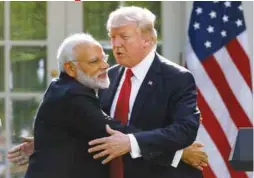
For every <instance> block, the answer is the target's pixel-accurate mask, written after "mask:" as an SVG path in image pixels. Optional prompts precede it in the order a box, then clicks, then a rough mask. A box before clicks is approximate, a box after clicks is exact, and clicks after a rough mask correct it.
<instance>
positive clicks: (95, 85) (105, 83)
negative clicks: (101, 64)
mask: <svg viewBox="0 0 254 178" xmlns="http://www.w3.org/2000/svg"><path fill="white" fill-rule="evenodd" d="M99 75H100V73H99V74H96V75H95V76H94V77H89V76H87V75H86V74H85V73H84V72H83V71H82V70H81V69H80V68H79V67H77V81H78V82H80V83H81V84H83V85H85V86H87V87H89V88H92V89H95V90H97V89H104V88H108V87H109V84H110V81H109V78H108V77H107V78H106V79H103V80H100V79H97V78H98V76H99Z"/></svg>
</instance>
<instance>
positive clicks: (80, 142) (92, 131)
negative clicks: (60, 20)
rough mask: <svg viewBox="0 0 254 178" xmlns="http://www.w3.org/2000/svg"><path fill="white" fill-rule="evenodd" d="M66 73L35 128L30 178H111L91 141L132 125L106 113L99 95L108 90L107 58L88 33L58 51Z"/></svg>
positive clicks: (67, 41) (47, 94) (50, 92)
mask: <svg viewBox="0 0 254 178" xmlns="http://www.w3.org/2000/svg"><path fill="white" fill-rule="evenodd" d="M57 58H58V60H59V67H60V70H61V74H60V76H59V78H58V79H56V80H54V81H52V82H51V84H50V86H49V87H48V89H47V91H46V92H45V95H44V97H43V101H42V103H41V104H40V106H39V109H38V112H37V115H36V119H35V125H34V152H33V154H32V155H31V157H30V160H29V167H28V170H27V172H26V176H25V177H26V178H84V177H93V178H108V166H107V165H103V164H102V163H101V161H99V160H94V159H93V157H92V155H91V154H88V152H87V151H86V150H87V149H88V141H89V140H91V139H94V138H97V137H102V136H107V135H108V134H107V133H106V125H107V124H109V125H110V126H111V127H112V128H114V129H117V130H120V131H122V132H125V131H127V130H126V126H125V125H122V124H121V123H120V122H119V121H116V120H112V119H111V118H110V117H109V116H107V115H106V114H105V113H104V112H103V111H102V110H101V108H100V103H99V99H98V97H97V96H96V92H97V90H98V89H99V88H107V87H108V85H109V79H108V75H107V69H108V67H109V65H108V63H107V56H106V55H105V53H104V52H103V49H102V47H101V45H100V44H99V43H98V42H97V41H95V40H94V39H93V38H92V37H91V36H90V35H88V34H75V35H72V36H70V37H68V38H66V39H65V40H64V42H63V43H62V45H61V46H60V48H59V51H58V57H57Z"/></svg>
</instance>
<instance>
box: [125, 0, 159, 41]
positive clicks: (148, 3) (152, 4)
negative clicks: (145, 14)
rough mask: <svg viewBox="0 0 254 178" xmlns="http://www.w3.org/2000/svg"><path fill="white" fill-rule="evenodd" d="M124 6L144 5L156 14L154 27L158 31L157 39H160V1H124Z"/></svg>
mask: <svg viewBox="0 0 254 178" xmlns="http://www.w3.org/2000/svg"><path fill="white" fill-rule="evenodd" d="M124 5H125V6H139V7H145V8H147V9H148V10H150V11H152V12H153V13H154V14H155V16H156V21H155V22H156V23H155V29H156V30H157V33H158V39H161V2H160V1H125V2H124Z"/></svg>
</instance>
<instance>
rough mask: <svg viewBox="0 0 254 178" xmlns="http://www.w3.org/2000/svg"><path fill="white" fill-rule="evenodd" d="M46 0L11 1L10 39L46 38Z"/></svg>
mask: <svg viewBox="0 0 254 178" xmlns="http://www.w3.org/2000/svg"><path fill="white" fill-rule="evenodd" d="M46 8H47V4H46V2H36V1H33V2H32V1H31V2H11V39H12V40H45V39H46V38H47V25H46V24H47V18H46V17H47V16H46V14H47V10H46Z"/></svg>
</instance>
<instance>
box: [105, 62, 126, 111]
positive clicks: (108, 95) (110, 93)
mask: <svg viewBox="0 0 254 178" xmlns="http://www.w3.org/2000/svg"><path fill="white" fill-rule="evenodd" d="M123 72H124V67H122V66H120V67H119V68H118V69H117V70H116V72H114V73H113V75H112V76H111V77H110V85H109V88H108V89H107V90H106V91H105V93H104V100H103V101H102V105H103V106H104V107H103V108H104V111H105V112H106V113H107V114H109V115H110V109H111V106H112V102H113V99H114V96H115V93H116V90H117V87H118V85H119V82H120V80H121V77H122V75H123Z"/></svg>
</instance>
